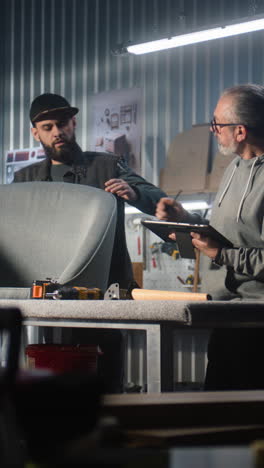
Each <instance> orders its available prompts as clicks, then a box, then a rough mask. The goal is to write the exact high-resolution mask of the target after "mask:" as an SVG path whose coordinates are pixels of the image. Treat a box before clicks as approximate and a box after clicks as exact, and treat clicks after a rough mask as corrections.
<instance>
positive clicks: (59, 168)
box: [14, 93, 166, 392]
mask: <svg viewBox="0 0 264 468" xmlns="http://www.w3.org/2000/svg"><path fill="white" fill-rule="evenodd" d="M77 113H78V108H77V107H72V106H70V104H69V102H68V101H67V100H66V99H65V98H64V97H62V96H59V95H57V94H50V93H45V94H42V95H40V96H38V97H36V98H35V100H34V101H33V102H32V104H31V108H30V120H31V122H32V128H31V131H32V134H33V136H34V138H35V140H37V141H39V142H40V143H41V144H42V146H43V148H44V150H45V154H46V159H45V160H43V161H41V162H38V163H36V164H32V165H31V166H27V167H25V168H23V169H21V170H20V171H18V172H16V173H15V178H14V182H30V181H49V182H51V181H57V182H62V181H64V182H69V183H77V184H82V185H90V186H93V187H97V188H101V189H103V190H105V191H107V192H111V193H113V194H114V195H116V197H117V210H118V215H117V227H116V235H115V241H114V247H113V252H112V260H111V267H110V274H109V284H112V283H119V286H120V287H121V288H127V287H128V286H129V284H130V282H131V281H132V280H133V273H132V266H131V261H130V257H129V254H128V251H127V246H126V237H125V225H124V202H125V201H126V202H128V203H129V204H130V205H132V206H135V207H136V208H138V209H139V210H141V211H143V212H144V213H148V214H151V215H154V214H155V209H156V204H157V202H158V201H159V199H160V198H162V197H164V196H166V194H165V193H164V192H162V191H161V190H160V189H159V188H157V187H155V186H154V185H152V184H150V183H149V182H147V181H146V180H145V179H143V178H142V177H140V176H139V175H137V174H135V173H134V172H133V171H132V170H131V169H130V168H129V167H128V166H127V165H126V163H125V162H124V160H123V159H122V157H120V156H115V155H112V154H111V155H110V154H107V153H97V152H83V151H82V150H81V148H80V147H79V145H78V144H77V142H76V139H75V128H76V117H75V115H76V114H77ZM46 336H47V334H46ZM46 341H47V340H46ZM72 341H74V342H77V343H83V342H84V343H87V342H89V343H95V344H99V345H100V347H101V348H102V350H103V352H104V356H103V359H102V361H101V366H102V367H101V369H100V373H101V375H102V377H103V380H104V382H105V389H106V391H107V392H119V391H121V390H122V375H123V373H122V367H123V359H122V337H121V332H120V331H118V330H111V331H110V330H107V331H104V330H98V329H97V330H88V329H85V330H79V331H78V334H77V331H74V333H73V339H72Z"/></svg>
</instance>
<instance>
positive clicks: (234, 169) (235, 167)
mask: <svg viewBox="0 0 264 468" xmlns="http://www.w3.org/2000/svg"><path fill="white" fill-rule="evenodd" d="M237 166H238V162H236V164H235V166H234V168H233V171H232V174H231V176H230V177H229V180H228V182H227V184H226V186H225V188H224V190H223V193H222V195H221V197H220V198H219V202H218V206H220V205H221V203H222V201H223V198H224V196H225V194H226V192H227V191H228V189H229V187H230V184H231V182H232V179H233V177H234V174H235V172H236V170H237Z"/></svg>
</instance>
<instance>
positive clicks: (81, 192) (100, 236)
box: [0, 182, 116, 297]
mask: <svg viewBox="0 0 264 468" xmlns="http://www.w3.org/2000/svg"><path fill="white" fill-rule="evenodd" d="M0 212H1V218H2V222H1V226H0V264H1V268H0V287H1V288H3V287H9V288H10V287H15V288H28V287H30V286H31V284H32V282H33V281H34V280H44V279H46V278H52V279H55V280H57V281H58V282H59V283H61V284H65V285H76V286H89V287H100V288H101V289H103V290H105V289H106V287H107V281H108V274H109V268H110V261H111V255H112V247H113V241H114V235H115V228H116V200H115V197H114V196H113V195H111V194H109V193H106V192H104V191H103V190H100V189H96V188H94V187H88V186H83V185H74V184H66V183H57V182H52V183H51V182H26V183H20V184H12V185H1V186H0ZM8 294H9V297H10V291H9V292H8ZM23 294H24V293H23ZM0 296H1V291H0ZM2 297H3V296H2Z"/></svg>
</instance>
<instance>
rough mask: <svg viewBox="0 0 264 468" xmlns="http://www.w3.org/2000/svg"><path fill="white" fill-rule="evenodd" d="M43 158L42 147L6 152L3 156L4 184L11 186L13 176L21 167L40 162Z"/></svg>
mask: <svg viewBox="0 0 264 468" xmlns="http://www.w3.org/2000/svg"><path fill="white" fill-rule="evenodd" d="M44 158H45V153H44V150H43V148H42V147H36V148H25V149H14V150H10V151H7V153H6V155H5V171H4V174H5V180H4V182H5V183H6V184H11V182H12V181H13V179H14V174H15V172H16V171H19V170H20V169H22V168H23V167H26V166H29V165H30V164H33V163H36V162H39V161H41V160H42V159H44Z"/></svg>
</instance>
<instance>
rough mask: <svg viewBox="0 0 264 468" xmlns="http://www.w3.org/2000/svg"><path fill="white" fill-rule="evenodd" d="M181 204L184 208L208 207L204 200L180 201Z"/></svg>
mask: <svg viewBox="0 0 264 468" xmlns="http://www.w3.org/2000/svg"><path fill="white" fill-rule="evenodd" d="M182 206H183V208H184V209H185V210H207V209H208V208H209V205H208V203H207V202H205V201H196V202H182Z"/></svg>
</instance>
